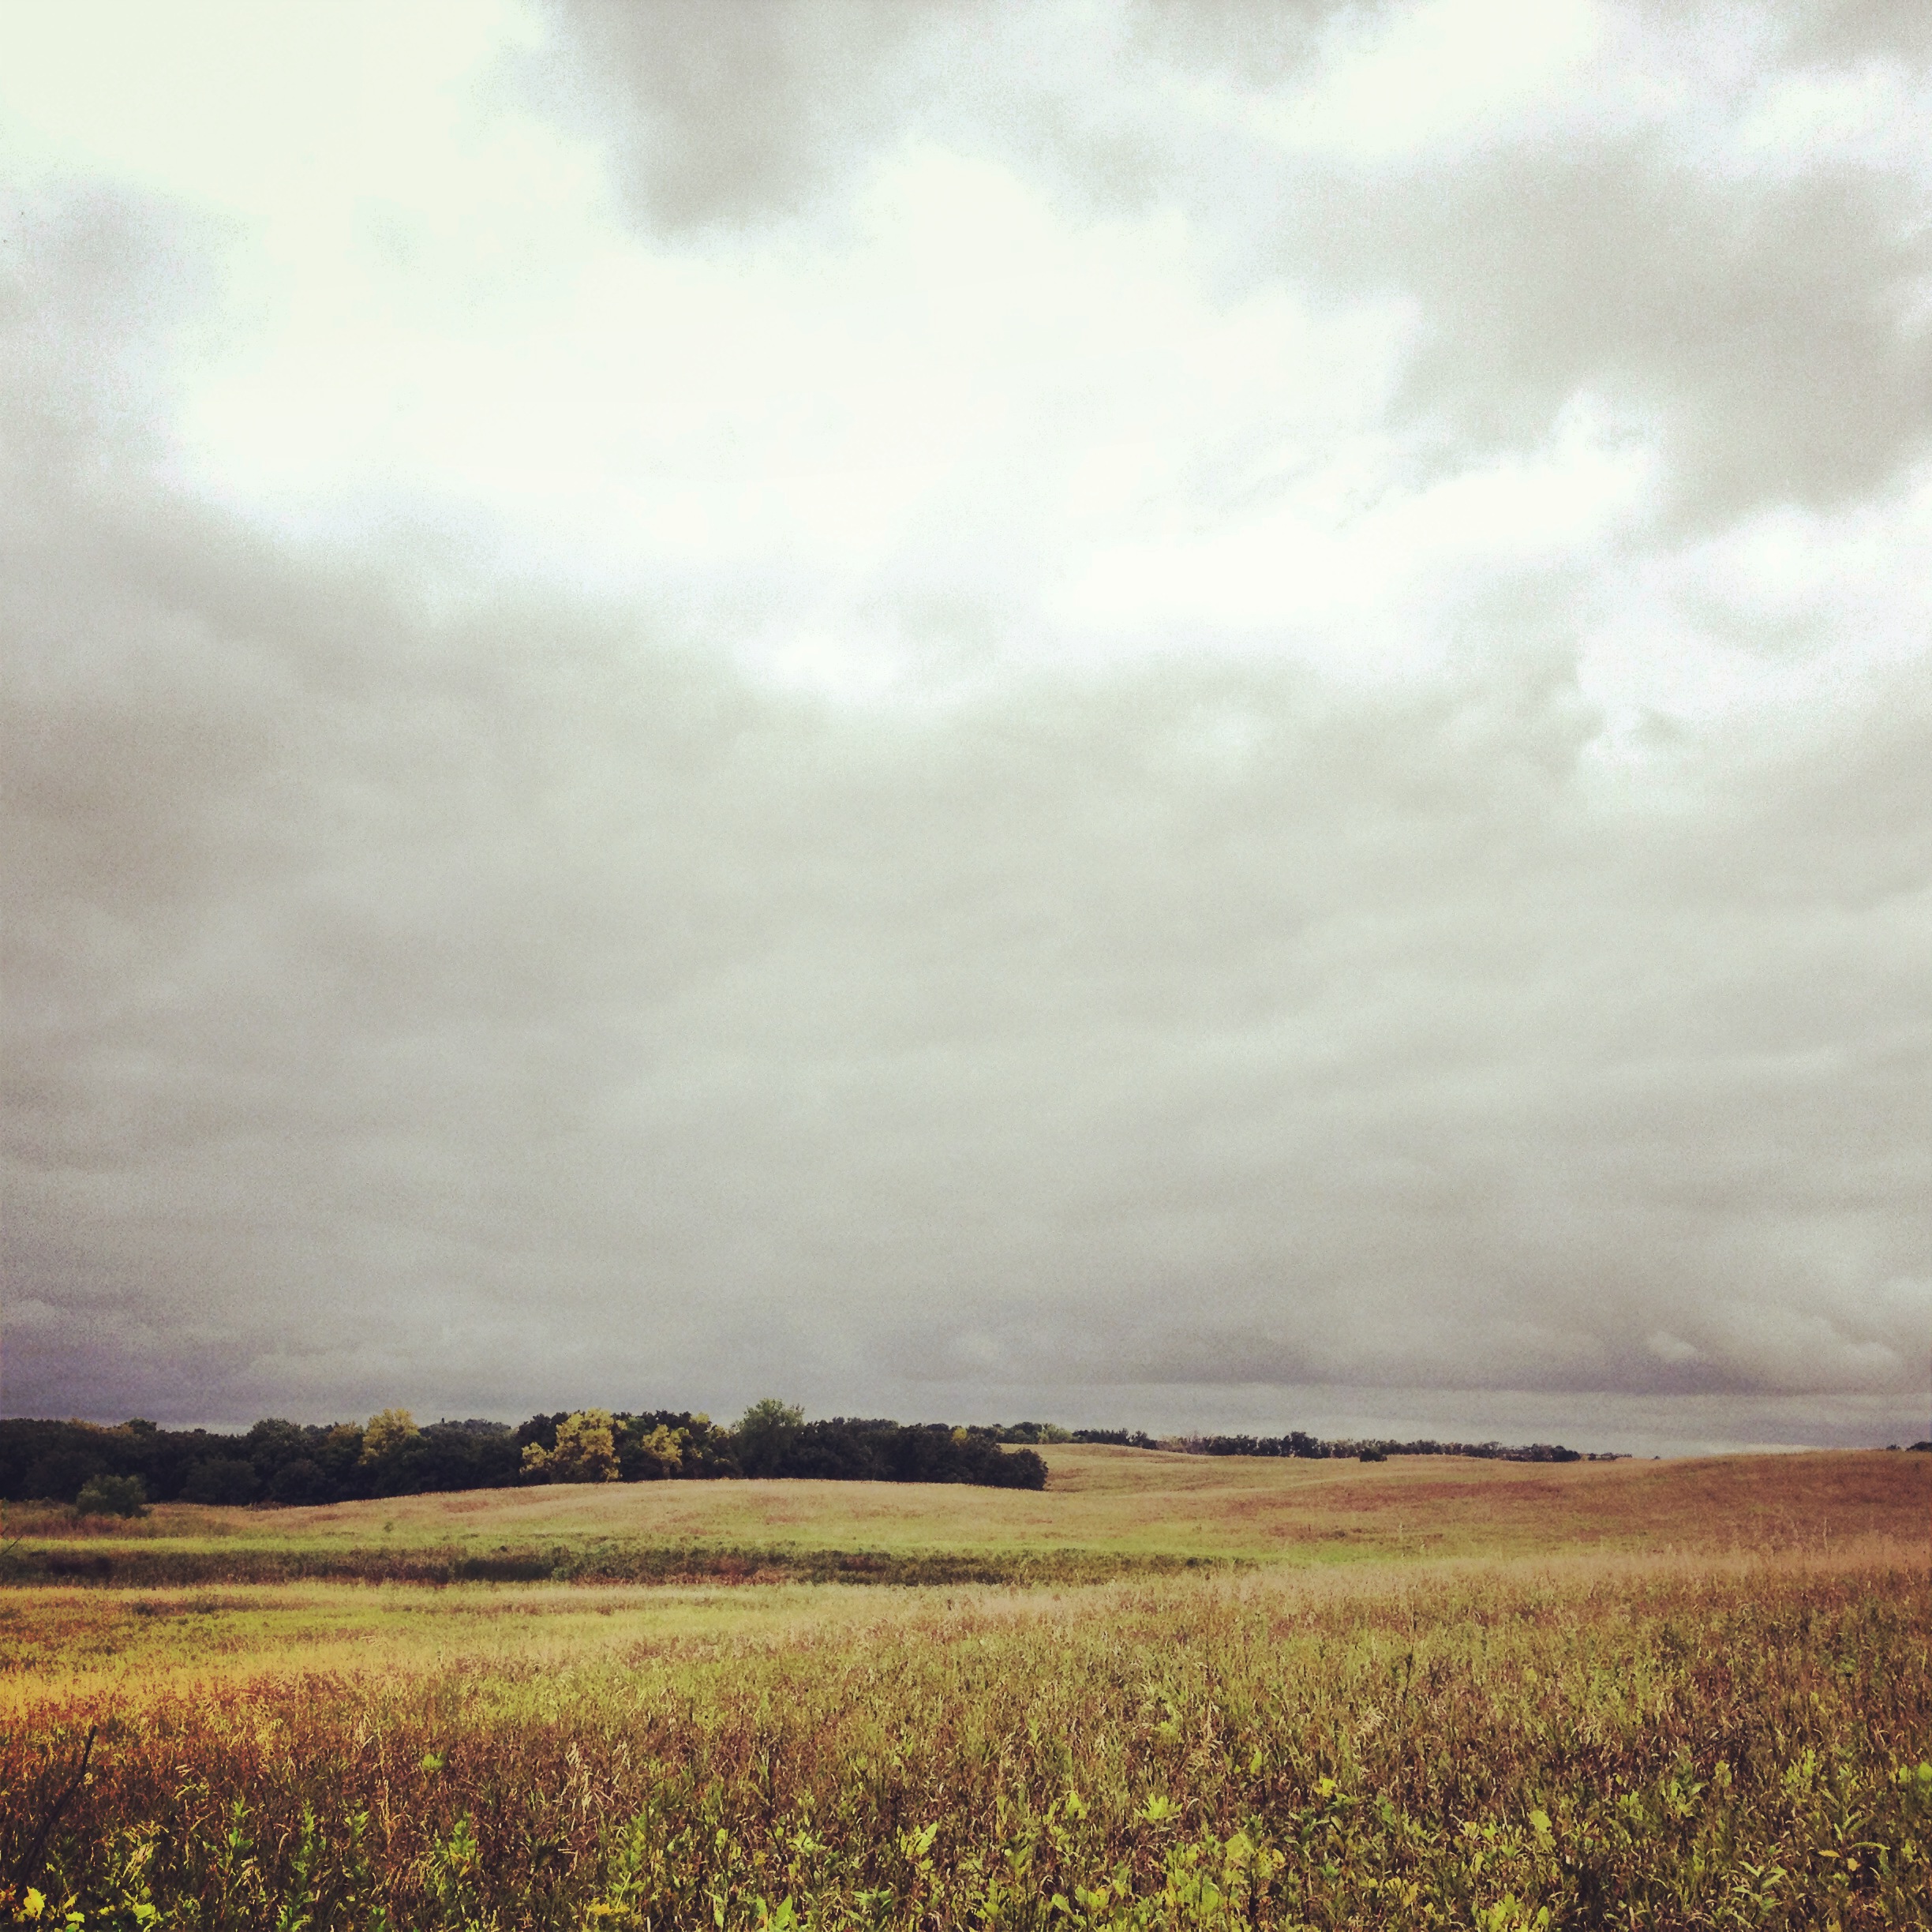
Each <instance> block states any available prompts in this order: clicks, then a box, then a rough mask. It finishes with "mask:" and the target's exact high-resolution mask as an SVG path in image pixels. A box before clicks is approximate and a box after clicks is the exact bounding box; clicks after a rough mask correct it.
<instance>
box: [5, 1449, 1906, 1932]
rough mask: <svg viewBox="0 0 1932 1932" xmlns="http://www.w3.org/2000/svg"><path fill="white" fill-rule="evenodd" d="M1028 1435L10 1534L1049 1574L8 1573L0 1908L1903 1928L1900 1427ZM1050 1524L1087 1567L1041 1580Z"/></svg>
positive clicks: (162, 1914)
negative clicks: (1833, 1435) (1752, 1436)
mask: <svg viewBox="0 0 1932 1932" xmlns="http://www.w3.org/2000/svg"><path fill="white" fill-rule="evenodd" d="M1052 1458H1053V1479H1052V1481H1051V1483H1050V1486H1049V1488H1048V1489H1047V1491H1046V1492H1044V1493H1043V1494H1039V1495H1032V1494H1026V1493H1024V1492H1021V1493H1015V1492H986V1491H974V1490H938V1489H916V1490H908V1488H905V1487H904V1486H893V1487H891V1488H878V1489H873V1488H863V1490H862V1491H861V1492H860V1493H856V1494H855V1493H852V1492H854V1491H855V1490H860V1489H861V1486H859V1485H813V1484H802V1483H794V1484H785V1485H753V1484H742V1483H732V1484H723V1483H720V1484H715V1485H648V1486H647V1485H638V1486H635V1488H626V1489H624V1490H623V1491H616V1490H615V1489H614V1488H605V1489H596V1490H584V1491H566V1490H539V1491H519V1492H507V1493H505V1492H490V1493H488V1494H479V1495H474V1496H447V1497H413V1498H410V1499H407V1500H398V1501H397V1502H395V1503H374V1504H366V1505H354V1506H349V1507H344V1508H342V1509H337V1510H330V1511H315V1512H301V1511H279V1512H274V1513H268V1512H263V1513H259V1514H256V1513H250V1512H235V1513H234V1515H232V1516H230V1515H227V1514H226V1513H221V1512H200V1513H199V1514H198V1515H197V1517H196V1518H193V1519H192V1520H189V1519H185V1518H182V1519H177V1520H175V1521H174V1522H170V1521H169V1520H168V1519H167V1518H166V1516H165V1515H163V1513H162V1512H157V1514H156V1516H155V1518H150V1519H148V1520H147V1521H146V1522H141V1523H138V1524H136V1525H133V1526H129V1532H127V1533H120V1534H106V1533H97V1528H98V1526H92V1525H81V1526H76V1532H77V1533H75V1534H74V1535H73V1536H71V1537H63V1536H62V1534H60V1533H59V1532H60V1531H61V1529H62V1525H61V1524H60V1523H58V1522H56V1521H54V1520H51V1519H49V1520H45V1521H43V1522H39V1523H38V1524H33V1525H31V1527H32V1529H34V1530H35V1532H36V1534H35V1535H34V1536H33V1537H26V1536H24V1535H23V1547H24V1544H25V1543H26V1542H27V1541H34V1542H36V1543H37V1544H39V1546H41V1547H43V1548H46V1549H49V1550H53V1549H58V1548H72V1549H80V1550H86V1551H92V1550H93V1549H95V1548H112V1549H114V1550H115V1551H117V1552H118V1551H124V1550H133V1549H137V1548H146V1549H150V1550H166V1549H167V1548H168V1547H169V1546H170V1544H180V1545H182V1547H183V1548H185V1549H190V1550H192V1551H193V1552H197V1553H198V1554H200V1555H202V1556H208V1557H211V1558H212V1557H213V1556H215V1555H217V1554H219V1553H221V1552H242V1553H245V1552H250V1551H259V1550H271V1549H273V1548H276V1547H278V1546H279V1547H283V1548H302V1549H309V1550H311V1551H323V1552H328V1551H334V1552H337V1553H338V1554H340V1553H341V1552H353V1551H359V1550H360V1551H367V1550H370V1549H380V1548H383V1547H384V1544H385V1542H387V1543H388V1544H390V1545H392V1546H393V1547H395V1548H409V1549H414V1550H417V1551H441V1550H445V1549H447V1548H451V1547H455V1546H461V1547H463V1548H470V1549H481V1550H488V1549H490V1548H495V1547H496V1546H497V1545H507V1546H513V1547H526V1548H534V1549H544V1550H548V1551H551V1552H556V1551H564V1552H571V1551H577V1552H582V1551H585V1550H590V1549H594V1548H599V1547H612V1546H616V1547H621V1548H627V1549H631V1550H639V1551H641V1550H646V1549H649V1548H653V1547H656V1546H665V1547H671V1548H676V1549H678V1550H680V1551H686V1552H688V1551H690V1550H692V1549H701V1550H702V1549H711V1550H714V1551H715V1550H725V1549H739V1550H746V1549H753V1548H757V1549H762V1550H764V1551H766V1552H768V1553H777V1554H782V1553H783V1552H785V1551H792V1552H809V1551H813V1550H821V1551H822V1550H825V1549H828V1548H844V1549H864V1550H871V1551H873V1552H880V1553H882V1554H883V1555H885V1556H891V1557H893V1558H895V1559H898V1558H905V1559H912V1558H916V1557H919V1556H933V1557H949V1556H959V1555H960V1554H962V1553H964V1554H968V1555H970V1554H972V1553H973V1552H979V1553H981V1554H983V1555H988V1556H994V1557H1000V1558H1002V1559H1005V1558H1022V1557H1030V1558H1034V1559H1039V1563H1040V1567H1039V1568H1038V1569H1037V1570H1036V1571H1035V1573H1034V1574H1036V1575H1039V1576H1042V1577H1045V1578H1047V1580H1045V1581H1041V1582H1034V1583H1032V1585H1030V1586H1025V1587H1020V1586H1014V1585H1012V1584H1004V1585H990V1584H985V1583H964V1584H957V1583H949V1582H942V1583H941V1584H940V1585H939V1586H936V1587H930V1588H923V1589H921V1588H907V1587H897V1586H893V1585H891V1584H889V1583H888V1584H886V1585H884V1586H881V1585H879V1584H878V1583H876V1582H875V1583H873V1584H871V1585H870V1586H867V1587H856V1586H850V1585H846V1584H841V1583H837V1582H832V1583H816V1584H814V1583H807V1582H799V1581H796V1580H784V1578H787V1576H788V1574H792V1573H788V1572H787V1571H786V1570H785V1569H784V1567H783V1565H782V1563H773V1564H771V1565H769V1566H767V1567H765V1568H763V1569H757V1570H750V1571H743V1572H742V1574H746V1575H749V1576H758V1575H769V1576H771V1577H773V1578H778V1579H780V1580H777V1581H773V1582H769V1583H767V1584H762V1585H759V1586H755V1587H747V1586H745V1585H743V1584H723V1583H718V1582H704V1583H698V1584H672V1585H657V1586H646V1585H640V1584H638V1583H635V1582H554V1581H535V1582H503V1583H491V1582H462V1583H455V1584H449V1585H443V1586H427V1585H422V1584H415V1583H410V1582H381V1583H380V1584H378V1585H376V1586H371V1585H369V1584H368V1583H365V1582H341V1581H330V1580H326V1579H322V1580H314V1579H311V1580H303V1581H294V1582H268V1583H248V1582H204V1583H197V1584H194V1585H192V1586H186V1587H152V1588H151V1587H122V1586H116V1585H115V1584H114V1582H112V1581H111V1579H110V1581H108V1582H107V1583H106V1584H105V1585H103V1583H101V1582H92V1583H90V1584H88V1585H87V1586H71V1585H62V1586H49V1585H47V1584H45V1583H41V1582H23V1583H18V1584H16V1585H15V1586H13V1587H12V1588H9V1589H6V1590H3V1591H0V1793H3V1794H4V1796H3V1798H0V1886H6V1887H10V1888H11V1889H12V1891H13V1897H12V1898H11V1900H6V1901H5V1903H6V1904H11V1907H12V1909H13V1911H15V1912H16V1913H17V1914H25V1915H37V1918H38V1919H39V1922H42V1923H55V1924H62V1925H76V1926H93V1925H101V1926H129V1927H136V1926H155V1925H182V1926H262V1927H264V1928H266V1927H275V1928H278V1932H294V1928H297V1927H311V1928H322V1927H335V1926H342V1927H350V1926H354V1927H358V1928H361V1927H368V1926H386V1927H391V1928H402V1927H410V1928H415V1927H432V1926H433V1927H485V1926H500V1927H511V1926H532V1927H534V1926H572V1927H577V1926H661V1927H668V1926H676V1927H683V1926H696V1925H704V1926H713V1927H717V1928H724V1927H733V1926H786V1925H818V1926H828V1927H829V1926H908V1927H911V1926H930V1927H953V1926H961V1927H964V1926H988V1927H990V1926H1039V1927H1047V1926H1052V1927H1061V1926H1069V1927H1071V1926H1114V1927H1129V1926H1311V1925H1312V1926H1406V1925H1416V1926H1428V1925H1440V1926H1463V1927H1477V1928H1487V1929H1488V1932H1504V1929H1506V1928H1522V1929H1523V1932H1533V1928H1536V1927H1539V1926H1541V1927H1550V1926H1606V1925H1617V1926H1678V1925H1683V1926H1690V1925H1713V1926H1718V1925H1722V1926H1824V1925H1831V1924H1836V1925H1838V1926H1843V1927H1849V1926H1881V1925H1883V1926H1893V1925H1914V1926H1922V1925H1925V1924H1926V1923H1929V1922H1932V1914H1929V1912H1928V1907H1927V1900H1928V1896H1932V1865H1928V1858H1929V1857H1932V1667H1929V1661H1928V1646H1929V1643H1932V1638H1928V1631H1932V1589H1928V1584H1927V1580H1926V1543H1925V1540H1924V1539H1925V1529H1926V1507H1927V1503H1928V1501H1932V1468H1929V1467H1928V1466H1927V1462H1926V1458H1915V1457H1907V1456H1903V1455H1829V1456H1826V1455H1819V1456H1793V1457H1736V1458H1715V1459H1711V1460H1707V1461H1698V1462H1679V1463H1655V1464H1652V1463H1644V1464H1634V1463H1618V1464H1597V1465H1582V1466H1578V1465H1568V1466H1547V1465H1541V1466H1515V1465H1492V1464H1473V1465H1470V1464H1462V1465H1445V1464H1443V1463H1440V1462H1412V1463H1410V1462H1393V1463H1390V1464H1385V1465H1368V1466H1357V1465H1353V1464H1335V1465H1323V1464H1307V1465H1294V1464H1289V1465H1281V1464H1276V1463H1272V1462H1258V1461H1256V1462H1235V1461H1234V1459H1229V1460H1228V1461H1226V1462H1220V1461H1209V1460H1207V1459H1206V1458H1183V1457H1166V1456H1161V1455H1152V1454H1150V1453H1148V1452H1144V1451H1141V1452H1136V1451H1108V1450H1095V1449H1083V1450H1072V1451H1069V1450H1066V1449H1057V1450H1055V1451H1053V1452H1052ZM841 1492H842V1493H841ZM28 1527H29V1526H28V1525H21V1523H19V1522H17V1521H16V1522H15V1524H14V1526H13V1527H12V1528H10V1529H9V1535H10V1534H13V1533H15V1532H16V1530H21V1531H23V1532H24V1530H25V1529H27V1528H28ZM1065 1552H1084V1553H1085V1554H1086V1555H1088V1556H1094V1557H1102V1556H1104V1557H1108V1558H1110V1559H1114V1560H1115V1561H1116V1562H1117V1563H1118V1564H1120V1565H1121V1566H1122V1567H1119V1568H1118V1570H1117V1571H1116V1572H1115V1573H1114V1574H1112V1575H1111V1576H1110V1578H1108V1579H1107V1580H1104V1581H1099V1582H1082V1581H1079V1580H1078V1577H1079V1574H1080V1571H1079V1567H1078V1565H1077V1564H1072V1565H1069V1566H1067V1568H1068V1572H1069V1575H1070V1576H1071V1577H1072V1578H1073V1579H1074V1580H1071V1581H1067V1580H1062V1581H1058V1582H1055V1581H1054V1580H1052V1574H1051V1565H1052V1564H1053V1563H1058V1561H1059V1560H1060V1559H1061V1556H1062V1555H1063V1554H1064V1553H1065ZM1190 1558H1191V1559H1195V1560H1196V1565H1197V1567H1195V1568H1193V1569H1191V1570H1190V1569H1187V1568H1185V1567H1181V1568H1175V1567H1160V1565H1159V1563H1156V1562H1155V1560H1154V1559H1165V1560H1166V1561H1168V1562H1169V1563H1170V1564H1171V1563H1173V1562H1176V1561H1178V1562H1182V1563H1185V1560H1186V1559H1190ZM90 1737H91V1738H92V1744H91V1746H90V1745H89V1743H88V1740H89V1739H90ZM83 1759H85V1775H84V1777H77V1772H78V1771H79V1770H80V1766H81V1765H82V1762H83ZM63 1793H66V1794H68V1795H67V1798H66V1803H65V1805H64V1807H63V1806H62V1805H61V1803H60V1800H61V1799H62V1794H63ZM36 1840H39V1843H38V1846H37V1848H36ZM30 1859H31V1861H32V1868H31V1869H28V1861H29V1860H30Z"/></svg>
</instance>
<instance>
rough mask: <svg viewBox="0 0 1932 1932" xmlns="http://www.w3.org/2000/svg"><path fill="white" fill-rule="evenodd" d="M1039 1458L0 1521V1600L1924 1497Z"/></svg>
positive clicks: (1042, 1567) (1546, 1544)
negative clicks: (226, 1583)
mask: <svg viewBox="0 0 1932 1932" xmlns="http://www.w3.org/2000/svg"><path fill="white" fill-rule="evenodd" d="M1046 1455H1047V1462H1048V1465H1049V1470H1050V1476H1049V1481H1048V1485H1047V1488H1046V1490H1045V1491H1044V1492H1027V1491H1016V1490H992V1489H982V1488H968V1487H965V1486H964V1485H951V1484H947V1485H923V1484H904V1485H885V1484H871V1483H849V1482H809V1481H787V1482H757V1481H752V1482H742V1481H721V1482H710V1483H627V1484H596V1485H564V1486H558V1487H551V1488H533V1489H508V1490H502V1489H498V1490H478V1491H473V1492H467V1493H462V1494H457V1495H444V1496H399V1497H396V1498H394V1499H391V1500H387V1501H376V1502H366V1503H338V1504H335V1505H331V1506H330V1507H325V1508H320V1509H284V1510H214V1509H203V1508H196V1507H193V1506H191V1505H187V1504H163V1505H161V1506H159V1507H157V1508H156V1509H155V1511H154V1512H153V1513H152V1515H149V1516H148V1517H146V1518H142V1519H140V1520H138V1521H137V1522H129V1523H126V1524H118V1523H114V1524H110V1523H108V1522H104V1521H102V1520H99V1519H86V1520H84V1521H81V1522H74V1521H73V1520H72V1519H71V1518H69V1517H67V1516H66V1515H63V1514H61V1513H58V1512H48V1511H41V1512H38V1513H36V1512H34V1511H32V1510H31V1508H28V1507H23V1506H18V1505H16V1506H14V1507H13V1509H12V1510H11V1511H9V1535H11V1536H13V1537H17V1538H18V1541H17V1542H16V1543H15V1544H14V1545H13V1548H12V1550H11V1551H10V1552H9V1556H8V1557H7V1559H6V1561H7V1563H8V1565H9V1567H10V1572H11V1574H12V1575H13V1578H15V1580H18V1581H27V1580H43V1581H45V1580H51V1579H53V1578H68V1579H71V1580H74V1581H87V1580H90V1579H106V1580H114V1581H119V1582H144V1583H161V1582H215V1581H221V1580H234V1581H242V1582H251V1581H254V1582H260V1581H271V1580H275V1579H277V1578H286V1579H289V1580H295V1579H298V1578H303V1577H324V1576H331V1575H335V1576H343V1577H348V1576H361V1577H365V1578H394V1579H396V1580H411V1579H414V1580H444V1579H452V1578H453V1579H457V1580H462V1579H466V1578H467V1579H471V1580H486V1579H489V1578H494V1579H496V1580H499V1581H537V1580H541V1579H544V1578H550V1577H552V1576H562V1577H568V1576H581V1577H583V1578H586V1579H593V1580H603V1581H621V1580H627V1579H630V1580H640V1581H653V1580H656V1581H664V1580H669V1579H672V1578H684V1577H702V1576H706V1575H722V1576H731V1577H747V1576H758V1575H761V1574H763V1575H771V1576H778V1575H795V1574H807V1575H813V1576H818V1577H820V1578H839V1579H841V1580H845V1581H852V1582H862V1581H866V1580H868V1579H871V1580H879V1581H889V1582H941V1583H944V1582H966V1581H998V1580H1002V1579H1003V1578H1013V1579H1014V1580H1022V1581H1024V1580H1036V1581H1037V1580H1044V1581H1052V1580H1060V1581H1080V1580H1101V1579H1103V1578H1105V1577H1106V1576H1108V1575H1111V1574H1118V1573H1119V1572H1120V1571H1123V1570H1126V1569H1133V1568H1143V1567H1169V1566H1172V1565H1174V1564H1185V1563H1203V1562H1219V1563H1227V1562H1238V1563H1269V1564H1273V1563H1292V1564H1301V1565H1306V1564H1326V1563H1339V1562H1352V1561H1361V1560H1364V1559H1369V1558H1374V1559H1390V1558H1416V1557H1421V1556H1500V1555H1510V1554H1513V1553H1523V1552H1531V1551H1534V1552H1541V1553H1544V1554H1546V1555H1547V1554H1552V1553H1556V1552H1561V1551H1580V1550H1606V1549H1608V1550H1621V1551H1631V1552H1640V1551H1657V1550H1673V1549H1674V1550H1686V1551H1688V1550H1695V1551H1735V1552H1777V1551H1783V1550H1789V1549H1799V1548H1819V1547H1822V1546H1824V1545H1826V1544H1829V1543H1831V1542H1833V1541H1837V1542H1838V1543H1839V1544H1845V1543H1847V1542H1848V1541H1855V1540H1857V1539H1859V1538H1870V1537H1879V1538H1888V1537H1911V1536H1912V1535H1914V1534H1915V1533H1919V1531H1920V1530H1921V1529H1923V1526H1924V1523H1925V1521H1926V1499H1927V1496H1928V1492H1932V1466H1928V1464H1927V1463H1926V1462H1925V1461H1924V1460H1923V1459H1922V1458H1916V1457H1911V1456H1906V1455H1896V1454H1885V1453H1881V1452H1876V1451H1870V1452H1846V1451H1839V1452H1832V1453H1820V1454H1814V1455H1788V1456H1777V1457H1772V1456H1724V1457H1713V1458H1699V1459H1692V1460H1683V1461H1672V1462H1612V1463H1604V1462H1597V1463H1587V1462H1586V1463H1506V1462H1479V1461H1470V1460H1464V1459H1461V1458H1446V1457H1398V1458H1394V1459H1392V1460H1391V1461H1389V1462H1382V1463H1357V1462H1297V1461H1290V1460H1280V1459H1275V1458H1245V1457H1204V1456H1190V1455H1170V1454H1166V1453H1164V1452H1162V1451H1147V1450H1133V1449H1115V1448H1107V1447H1088V1446H1061V1447H1054V1448H1051V1449H1049V1450H1048V1451H1046Z"/></svg>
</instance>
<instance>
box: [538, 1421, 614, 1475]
mask: <svg viewBox="0 0 1932 1932" xmlns="http://www.w3.org/2000/svg"><path fill="white" fill-rule="evenodd" d="M523 1473H524V1474H525V1475H526V1476H528V1477H533V1478H534V1479H535V1480H536V1481H539V1482H615V1481H616V1480H617V1478H618V1476H619V1473H620V1471H619V1470H618V1467H617V1436H616V1426H615V1425H614V1424H613V1423H612V1420H611V1413H610V1411H609V1410H608V1409H579V1410H578V1411H577V1413H575V1415H570V1416H566V1417H564V1420H563V1421H561V1422H560V1423H559V1424H558V1425H557V1432H556V1447H555V1448H554V1449H545V1447H544V1446H543V1445H542V1443H530V1445H529V1446H528V1447H526V1449H525V1450H524V1451H523Z"/></svg>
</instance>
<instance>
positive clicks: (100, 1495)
mask: <svg viewBox="0 0 1932 1932" xmlns="http://www.w3.org/2000/svg"><path fill="white" fill-rule="evenodd" d="M74 1507H75V1508H76V1509H77V1510H78V1511H80V1514H81V1515H83V1516H145V1515H147V1514H148V1486H147V1485H146V1484H145V1483H144V1482H143V1481H141V1479H140V1477H138V1476H90V1477H88V1479H87V1481H85V1482H84V1483H83V1484H82V1485H80V1494H79V1495H78V1496H76V1497H75V1498H74Z"/></svg>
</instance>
